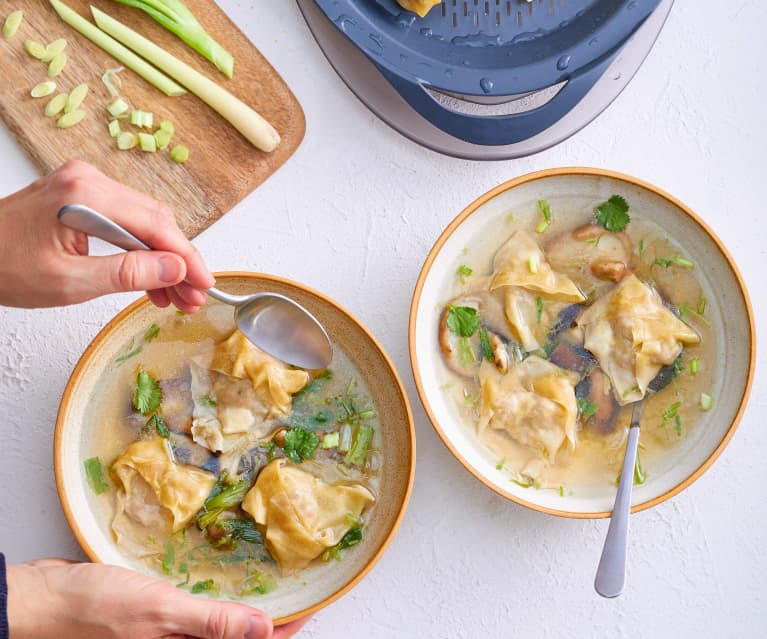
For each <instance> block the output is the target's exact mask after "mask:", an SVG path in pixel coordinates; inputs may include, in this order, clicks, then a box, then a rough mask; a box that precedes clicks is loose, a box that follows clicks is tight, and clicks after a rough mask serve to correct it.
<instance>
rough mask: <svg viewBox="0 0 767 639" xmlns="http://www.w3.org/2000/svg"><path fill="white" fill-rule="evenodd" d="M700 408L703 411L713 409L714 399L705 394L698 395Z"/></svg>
mask: <svg viewBox="0 0 767 639" xmlns="http://www.w3.org/2000/svg"><path fill="white" fill-rule="evenodd" d="M700 407H701V408H702V409H703V410H711V409H712V408H713V407H714V398H713V397H711V395H708V394H707V393H701V394H700Z"/></svg>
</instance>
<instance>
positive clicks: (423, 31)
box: [421, 27, 432, 38]
mask: <svg viewBox="0 0 767 639" xmlns="http://www.w3.org/2000/svg"><path fill="white" fill-rule="evenodd" d="M431 34H432V30H431V27H424V28H423V29H421V35H422V36H424V37H426V38H428V37H429V36H431Z"/></svg>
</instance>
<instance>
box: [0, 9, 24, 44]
mask: <svg viewBox="0 0 767 639" xmlns="http://www.w3.org/2000/svg"><path fill="white" fill-rule="evenodd" d="M23 19H24V12H23V11H20V10H19V11H14V12H12V13H10V14H8V17H7V18H6V19H5V24H4V25H3V37H4V38H6V39H8V38H12V37H13V36H15V35H16V32H17V31H18V30H19V26H20V25H21V21H22V20H23Z"/></svg>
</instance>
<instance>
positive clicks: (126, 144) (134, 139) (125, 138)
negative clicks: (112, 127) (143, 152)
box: [117, 131, 138, 151]
mask: <svg viewBox="0 0 767 639" xmlns="http://www.w3.org/2000/svg"><path fill="white" fill-rule="evenodd" d="M137 144H138V136H136V135H134V134H133V133H130V132H128V131H123V132H122V133H120V135H118V136H117V148H118V149H120V150H121V151H127V150H128V149H132V148H133V147H134V146H136V145H137Z"/></svg>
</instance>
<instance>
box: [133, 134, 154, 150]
mask: <svg viewBox="0 0 767 639" xmlns="http://www.w3.org/2000/svg"><path fill="white" fill-rule="evenodd" d="M138 144H139V146H140V147H141V150H142V151H146V152H147V153H154V152H155V151H157V142H156V140H155V139H154V136H153V135H151V134H149V133H139V134H138Z"/></svg>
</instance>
